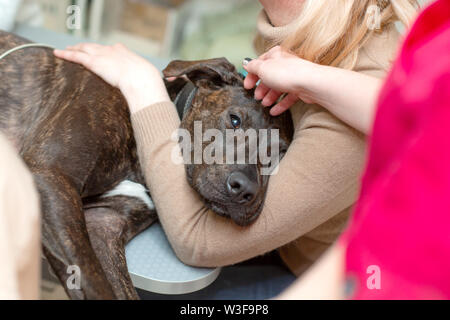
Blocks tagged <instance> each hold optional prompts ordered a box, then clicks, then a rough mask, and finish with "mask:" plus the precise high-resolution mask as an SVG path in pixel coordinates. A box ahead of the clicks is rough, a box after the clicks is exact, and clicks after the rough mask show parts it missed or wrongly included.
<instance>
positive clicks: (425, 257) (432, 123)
mask: <svg viewBox="0 0 450 320" xmlns="http://www.w3.org/2000/svg"><path fill="white" fill-rule="evenodd" d="M342 240H343V241H344V244H346V246H347V253H346V272H347V278H348V279H352V281H355V282H356V283H355V284H356V286H355V287H354V289H355V290H354V292H353V294H351V295H350V296H349V297H350V298H354V299H439V298H444V299H450V0H438V1H436V2H435V3H433V4H432V5H431V6H430V7H428V8H427V9H426V10H425V11H424V12H423V13H422V14H421V15H420V17H419V19H418V20H417V22H416V24H415V25H414V27H413V28H412V30H411V32H410V34H409V36H408V38H407V39H406V41H405V43H404V46H403V49H402V51H401V53H400V55H399V57H398V59H397V61H396V63H395V64H394V67H393V70H392V71H391V73H390V75H389V77H388V79H387V81H386V84H385V86H384V88H383V90H382V93H381V96H380V99H379V106H378V112H377V117H376V121H375V125H374V129H373V136H372V137H371V145H370V152H369V161H368V165H367V169H366V173H365V175H364V178H363V184H362V190H361V194H360V199H359V202H358V204H357V206H356V211H355V213H354V216H353V218H352V222H351V224H350V227H349V229H348V230H347V232H346V234H345V235H344V237H343V238H342ZM371 266H375V268H377V267H378V268H379V271H380V273H379V276H380V288H379V289H377V288H373V287H371V286H368V285H367V282H368V280H369V284H370V283H371V284H374V283H375V282H372V280H373V279H374V278H373V277H374V276H375V277H376V276H377V275H376V274H374V273H373V270H374V269H371Z"/></svg>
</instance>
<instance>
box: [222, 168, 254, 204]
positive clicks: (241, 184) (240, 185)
mask: <svg viewBox="0 0 450 320" xmlns="http://www.w3.org/2000/svg"><path fill="white" fill-rule="evenodd" d="M227 189H228V193H229V194H230V195H231V196H232V197H233V200H234V201H236V202H238V203H240V204H246V203H249V202H252V201H253V200H254V199H255V197H256V194H257V192H258V184H256V183H255V182H253V181H251V180H250V179H249V178H248V177H247V176H246V175H245V174H244V173H242V172H240V171H236V172H233V173H232V174H230V175H229V176H228V179H227Z"/></svg>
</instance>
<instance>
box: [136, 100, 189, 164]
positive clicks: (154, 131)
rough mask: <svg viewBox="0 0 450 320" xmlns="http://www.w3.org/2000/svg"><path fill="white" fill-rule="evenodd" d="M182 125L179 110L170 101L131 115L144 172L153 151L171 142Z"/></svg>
mask: <svg viewBox="0 0 450 320" xmlns="http://www.w3.org/2000/svg"><path fill="white" fill-rule="evenodd" d="M180 123H181V121H180V118H179V116H178V113H177V110H176V108H175V106H174V104H173V102H169V101H167V102H159V103H155V104H153V105H150V106H148V107H146V108H145V109H142V110H140V111H139V112H136V113H134V114H132V115H131V124H132V126H133V130H134V137H135V139H136V145H137V150H138V156H139V160H140V161H141V164H142V166H143V167H144V168H143V169H144V170H145V163H146V162H147V160H149V157H150V156H151V154H152V152H153V150H154V149H155V148H158V147H159V146H160V145H161V144H164V143H167V142H168V141H170V139H171V137H172V135H173V133H174V132H176V130H177V129H178V128H179V127H180Z"/></svg>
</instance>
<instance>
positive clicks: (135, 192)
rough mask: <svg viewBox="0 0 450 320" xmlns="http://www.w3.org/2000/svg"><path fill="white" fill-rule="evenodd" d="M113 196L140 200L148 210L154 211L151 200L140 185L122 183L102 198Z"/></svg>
mask: <svg viewBox="0 0 450 320" xmlns="http://www.w3.org/2000/svg"><path fill="white" fill-rule="evenodd" d="M115 196H128V197H134V198H138V199H141V200H142V201H143V202H144V203H145V204H146V205H147V207H148V208H149V209H150V210H155V204H154V203H153V201H152V198H150V197H149V195H148V194H147V189H145V187H144V186H143V185H142V184H139V183H135V182H133V181H130V180H125V181H122V182H121V183H120V184H119V185H118V186H117V187H115V188H114V189H113V190H111V191H108V192H107V193H105V194H104V195H103V196H102V197H103V198H109V197H115Z"/></svg>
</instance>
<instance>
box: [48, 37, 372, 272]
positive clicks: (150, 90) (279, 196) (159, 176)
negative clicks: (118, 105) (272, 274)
mask: <svg viewBox="0 0 450 320" xmlns="http://www.w3.org/2000/svg"><path fill="white" fill-rule="evenodd" d="M82 48H83V49H82V50H83V51H80V50H77V49H76V48H75V49H73V50H72V51H70V52H57V55H58V56H60V57H63V58H66V59H69V60H71V61H75V62H80V63H83V62H84V63H83V64H84V65H85V66H87V67H88V68H91V70H94V71H95V72H97V73H98V74H99V75H101V76H102V77H103V78H106V79H108V80H107V81H108V82H109V83H111V84H113V85H116V86H119V87H120V88H121V89H122V90H123V91H126V92H124V95H125V97H126V98H127V100H129V99H133V101H131V103H130V108H131V112H132V123H133V127H134V131H135V137H136V141H137V147H138V152H139V159H140V161H141V164H142V168H143V170H144V175H145V178H146V182H147V186H148V187H149V189H150V192H151V194H152V197H153V200H154V202H155V205H156V209H157V211H158V214H159V217H160V221H161V223H162V225H163V228H164V230H165V232H166V234H167V236H168V239H169V241H170V243H171V244H172V247H173V248H174V250H175V252H176V253H177V255H178V257H179V258H180V259H181V260H183V261H184V262H185V263H187V264H190V265H197V266H207V267H208V266H209V267H215V266H223V265H229V264H233V263H237V262H240V261H243V260H246V259H249V258H252V257H255V256H258V255H260V254H264V253H266V252H269V251H271V250H274V249H276V248H279V247H281V246H283V245H285V244H287V243H289V242H292V241H293V240H296V239H298V238H299V237H301V236H302V235H305V234H306V233H308V232H310V231H311V230H313V229H315V228H316V227H318V226H319V225H321V224H323V223H324V222H326V221H328V220H329V219H330V218H332V217H333V216H335V215H336V214H338V213H339V212H341V211H343V210H345V209H347V208H349V207H350V206H351V205H352V204H353V202H354V199H355V198H356V196H357V192H358V182H359V179H358V178H359V173H360V170H361V168H362V165H363V161H364V148H365V146H364V138H363V137H362V135H361V134H359V133H358V132H356V130H353V129H352V128H350V127H348V126H346V125H345V124H343V123H342V122H340V121H338V120H337V119H336V118H335V117H333V116H332V115H331V114H330V113H328V112H326V111H325V110H324V109H323V108H320V107H317V106H308V107H304V108H300V107H298V108H294V110H293V111H295V112H294V118H295V123H297V127H296V131H295V137H294V141H293V143H292V144H291V146H290V148H289V151H288V153H287V155H286V156H285V158H284V159H283V161H282V162H281V163H280V170H279V172H278V174H277V175H275V176H272V177H271V178H270V183H269V187H268V191H267V199H266V202H265V206H264V209H263V211H262V213H261V216H260V217H259V218H258V220H257V221H256V222H255V223H254V224H253V225H251V226H249V227H247V228H241V227H239V226H237V225H235V224H234V223H233V222H232V221H230V220H228V219H225V218H222V217H219V216H218V215H216V214H215V213H213V212H212V211H210V210H208V209H207V208H205V206H204V204H203V202H202V201H201V199H200V197H199V196H198V194H197V193H196V192H195V191H194V190H193V189H192V188H191V187H190V186H189V184H188V183H187V179H186V172H185V168H184V165H182V164H176V163H173V162H172V161H171V159H172V152H173V150H174V149H177V148H179V146H178V143H177V142H175V141H172V140H171V139H170V138H171V136H172V134H173V133H174V131H175V130H177V129H178V127H179V125H180V120H179V118H178V114H177V112H176V109H175V108H174V106H173V104H172V103H171V102H168V101H167V100H164V99H165V98H163V97H161V93H160V92H155V91H158V90H163V91H164V92H165V89H164V88H161V87H160V82H161V83H162V80H161V78H160V75H159V72H157V71H155V69H154V67H149V66H148V65H147V64H148V63H147V62H145V61H141V60H140V59H137V58H131V57H122V55H129V54H131V53H129V52H128V51H126V50H123V48H120V47H118V48H116V47H107V48H103V47H102V48H100V47H92V48H91V47H90V46H89V45H84V46H82ZM97 49H99V50H97ZM108 50H110V51H111V50H112V51H113V52H112V53H111V54H108V52H107V51H108ZM80 52H81V53H80ZM86 52H90V53H86ZM85 54H87V56H85ZM100 60H101V61H100ZM97 64H100V65H102V68H99V67H97ZM123 66H125V67H126V68H125V69H123V70H122V69H121V68H122V67H123ZM112 68H115V70H113V71H114V72H112V71H111V69H112ZM117 68H119V69H120V70H117ZM126 70H128V72H129V73H130V75H128V74H127V73H126V72H125V71H126ZM141 70H147V71H146V72H141ZM119 71H120V72H119ZM111 72H112V74H111ZM119 76H120V79H128V81H120V82H119V79H118V78H114V77H119ZM146 78H148V82H145V79H146ZM129 88H133V90H130V91H127V90H129ZM143 90H144V91H143ZM152 94H154V95H155V97H157V99H159V100H157V101H154V100H156V98H154V97H153V95H152ZM164 95H167V93H166V92H165V94H163V96H164ZM151 100H153V101H151ZM135 101H138V102H135ZM142 101H148V102H147V103H149V104H151V105H150V106H148V107H147V108H142V106H143V105H144V104H143V102H142ZM129 102H130V101H129ZM300 118H301V121H300ZM177 150H178V149H177Z"/></svg>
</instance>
